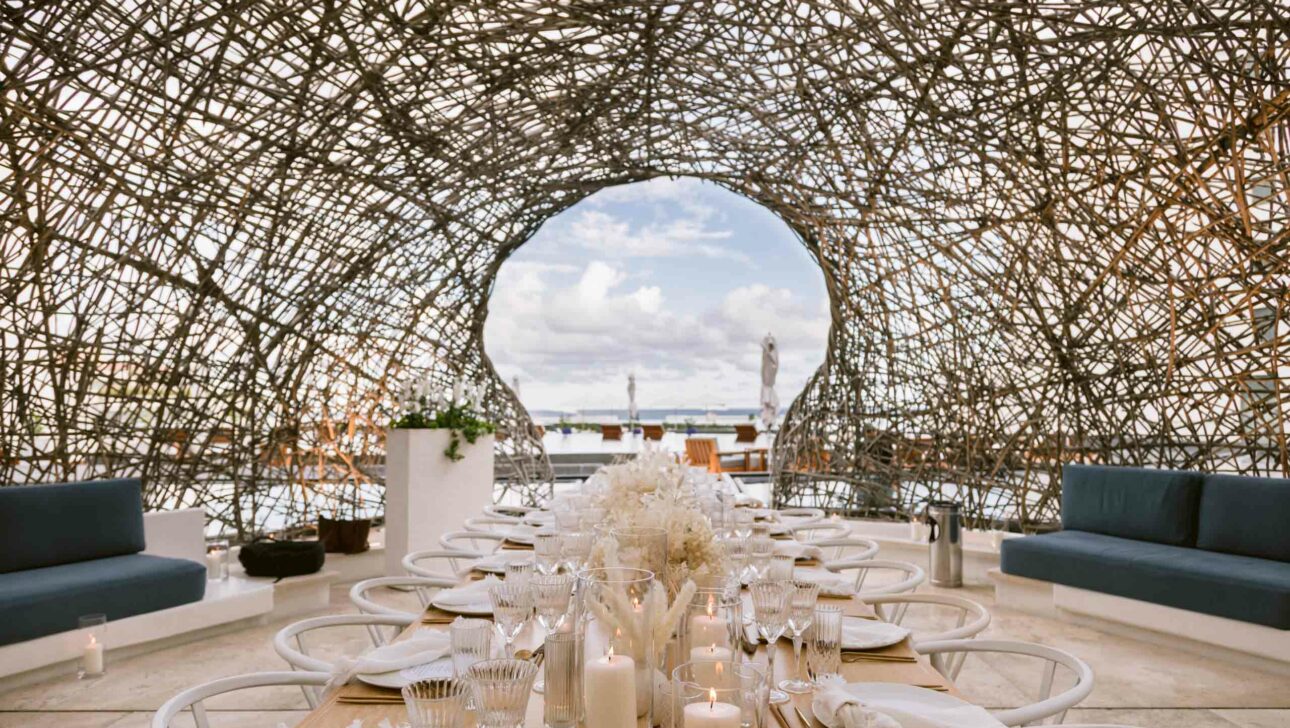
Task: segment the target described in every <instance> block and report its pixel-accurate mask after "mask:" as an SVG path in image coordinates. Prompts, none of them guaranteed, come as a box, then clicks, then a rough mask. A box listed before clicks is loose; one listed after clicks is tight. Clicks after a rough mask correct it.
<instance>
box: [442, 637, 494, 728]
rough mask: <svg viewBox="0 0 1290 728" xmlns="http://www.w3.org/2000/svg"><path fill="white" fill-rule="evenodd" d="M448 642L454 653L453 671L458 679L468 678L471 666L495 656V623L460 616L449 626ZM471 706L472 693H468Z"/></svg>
mask: <svg viewBox="0 0 1290 728" xmlns="http://www.w3.org/2000/svg"><path fill="white" fill-rule="evenodd" d="M448 643H449V645H450V648H449V649H450V654H451V655H452V672H453V675H455V676H456V677H457V679H458V680H463V681H464V680H467V678H466V675H467V673H468V671H469V670H470V666H471V665H473V664H475V663H476V662H480V661H482V660H487V659H488V658H490V657H492V656H493V623H492V622H490V621H488V620H487V619H464V618H462V617H458V618H457V619H454V620H453V621H452V624H451V625H449V626H448ZM466 703H467V707H471V705H470V703H471V698H470V693H469V692H467V693H466Z"/></svg>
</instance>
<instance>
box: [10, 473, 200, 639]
mask: <svg viewBox="0 0 1290 728" xmlns="http://www.w3.org/2000/svg"><path fill="white" fill-rule="evenodd" d="M144 546H145V544H144V536H143V499H142V492H141V488H140V483H139V481H138V480H136V479H126V480H104V481H95V482H83V483H59V484H55V485H22V486H9V487H0V645H7V644H13V643H15V642H23V641H26V640H30V639H34V638H36V637H43V636H45V635H50V634H56V633H58V632H66V631H68V630H72V629H76V628H77V619H78V617H80V616H82V615H85V614H105V615H107V618H108V619H109V620H116V619H123V618H125V617H130V616H133V615H136V614H144V613H146V612H155V611H157V610H159V609H166V608H169V607H176V606H179V605H181V604H188V603H189V602H196V601H201V599H202V596H203V595H204V594H205V592H206V567H205V566H204V565H202V564H199V563H197V562H195V561H189V560H186V559H171V558H164V557H161V556H151V555H147V554H142V553H140V552H141V551H143V549H144Z"/></svg>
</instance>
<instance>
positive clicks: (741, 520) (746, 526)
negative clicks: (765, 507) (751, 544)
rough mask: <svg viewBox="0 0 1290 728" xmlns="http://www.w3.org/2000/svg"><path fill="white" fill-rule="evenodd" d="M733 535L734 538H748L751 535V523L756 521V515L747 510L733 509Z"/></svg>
mask: <svg viewBox="0 0 1290 728" xmlns="http://www.w3.org/2000/svg"><path fill="white" fill-rule="evenodd" d="M733 520H734V529H733V530H734V533H735V538H748V537H749V536H751V535H752V527H753V523H755V522H756V521H757V514H755V513H753V512H752V510H751V509H749V508H736V509H734V516H733Z"/></svg>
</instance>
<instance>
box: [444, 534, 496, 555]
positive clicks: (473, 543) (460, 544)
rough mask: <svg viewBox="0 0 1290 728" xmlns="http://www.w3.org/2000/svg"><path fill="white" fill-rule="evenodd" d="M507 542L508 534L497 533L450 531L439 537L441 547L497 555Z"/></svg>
mask: <svg viewBox="0 0 1290 728" xmlns="http://www.w3.org/2000/svg"><path fill="white" fill-rule="evenodd" d="M504 541H506V534H504V533H497V532H495V531H449V532H448V533H445V534H444V535H442V536H440V537H439V545H440V546H442V547H444V548H446V549H454V550H457V551H478V552H481V553H484V554H492V553H497V551H498V549H500V548H501V547H502V543H503V542H504Z"/></svg>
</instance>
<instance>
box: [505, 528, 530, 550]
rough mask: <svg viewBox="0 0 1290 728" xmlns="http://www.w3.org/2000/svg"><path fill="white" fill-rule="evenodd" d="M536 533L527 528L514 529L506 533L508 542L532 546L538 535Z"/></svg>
mask: <svg viewBox="0 0 1290 728" xmlns="http://www.w3.org/2000/svg"><path fill="white" fill-rule="evenodd" d="M536 533H537V532H536V531H533V530H531V529H527V528H512V529H511V530H509V531H507V532H506V540H507V541H511V542H513V543H520V544H525V545H528V546H532V545H533V541H534V538H533V536H534V535H536Z"/></svg>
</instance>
